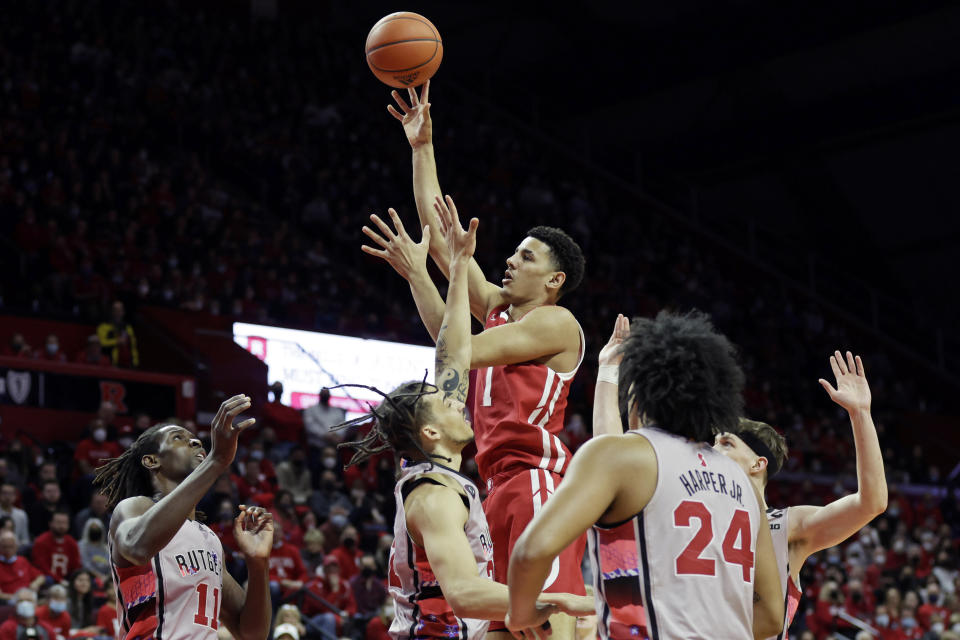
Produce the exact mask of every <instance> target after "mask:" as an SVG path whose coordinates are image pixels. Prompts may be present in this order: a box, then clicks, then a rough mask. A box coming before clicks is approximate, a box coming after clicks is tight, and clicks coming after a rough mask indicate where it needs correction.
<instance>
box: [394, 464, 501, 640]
mask: <svg viewBox="0 0 960 640" xmlns="http://www.w3.org/2000/svg"><path fill="white" fill-rule="evenodd" d="M429 475H443V476H446V477H448V478H452V479H453V480H455V481H456V482H457V483H458V484H459V485H460V486H461V487H462V489H463V492H462V494H461V497H462V499H463V501H464V505H465V506H466V508H467V510H468V511H469V515H468V516H467V521H466V524H465V525H464V533H466V535H467V540H468V541H469V543H470V548H471V550H473V557H474V560H475V561H476V563H477V575H480V576H483V577H487V578H490V579H491V580H492V579H493V545H492V543H491V542H490V530H489V529H488V528H487V517H486V516H485V515H484V513H483V508H482V506H481V503H480V494H479V492H478V491H477V487H476V485H475V484H473V482H472V481H471V480H470V479H469V478H467V477H466V476H464V475H462V474H460V473H459V472H457V471H454V470H453V469H450V468H448V467H444V466H443V465H439V464H436V463H432V464H431V463H429V462H423V463H420V464H416V465H413V466H411V467H408V468H406V469H404V470H403V472H402V475H401V476H400V479H399V480H398V481H397V486H396V488H395V489H394V496H395V498H396V501H397V517H396V519H395V520H394V525H393V546H392V547H391V549H390V576H389V582H390V595H391V596H392V597H393V602H394V611H395V612H396V613H395V617H394V619H393V622H392V623H391V624H390V636H391V637H393V638H404V639H405V638H459V639H460V640H480V639H481V638H483V637H484V636H485V635H486V633H487V627H488V626H489V625H490V621H489V620H476V619H473V618H458V617H457V616H456V615H454V613H453V609H451V607H450V605H449V604H448V603H447V601H446V600H445V599H444V596H443V592H442V591H441V589H440V583H439V582H437V578H436V576H434V575H433V571H432V569H431V568H430V563H429V562H428V561H427V554H426V553H425V552H424V549H423V548H422V547H420V546H418V545H417V544H415V543H414V542H413V539H412V538H411V537H410V535H409V533H408V532H407V516H406V511H405V510H404V506H403V503H404V499H405V498H406V496H407V495H409V493H410V491H412V490H413V489H414V488H415V487H416V486H417V485H419V484H421V483H431V484H440V483H439V482H438V481H437V480H434V479H432V478H430V477H429Z"/></svg>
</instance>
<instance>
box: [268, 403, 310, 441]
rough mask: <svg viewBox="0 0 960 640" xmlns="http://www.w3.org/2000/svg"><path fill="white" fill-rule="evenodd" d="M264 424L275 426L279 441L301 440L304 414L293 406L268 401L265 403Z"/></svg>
mask: <svg viewBox="0 0 960 640" xmlns="http://www.w3.org/2000/svg"><path fill="white" fill-rule="evenodd" d="M263 424H264V426H268V427H273V430H274V432H276V434H277V442H301V441H302V439H303V416H301V415H300V412H299V411H297V410H296V409H294V408H293V407H288V406H286V405H284V404H281V403H279V402H268V403H267V404H265V405H263Z"/></svg>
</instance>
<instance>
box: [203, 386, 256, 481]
mask: <svg viewBox="0 0 960 640" xmlns="http://www.w3.org/2000/svg"><path fill="white" fill-rule="evenodd" d="M249 408H250V398H249V397H247V396H245V395H242V394H241V395H237V396H233V397H232V398H230V399H228V400H224V401H223V403H222V404H221V405H220V409H219V410H218V411H217V415H216V416H215V417H214V418H213V422H212V423H211V424H210V456H209V457H210V458H211V459H213V460H215V461H216V462H218V463H220V464H221V465H224V466H229V465H230V464H232V463H233V458H234V456H236V455H237V438H238V437H239V435H240V433H241V432H242V431H243V430H244V429H247V428H249V427H251V426H253V424H254V423H255V422H256V420H254V419H253V418H248V419H246V420H244V421H243V422H241V423H240V424H233V421H234V420H236V418H237V416H239V415H240V414H241V413H243V412H244V411H246V410H247V409H249Z"/></svg>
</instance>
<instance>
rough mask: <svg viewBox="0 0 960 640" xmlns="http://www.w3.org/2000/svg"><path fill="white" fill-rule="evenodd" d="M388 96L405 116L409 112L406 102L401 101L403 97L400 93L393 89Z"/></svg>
mask: <svg viewBox="0 0 960 640" xmlns="http://www.w3.org/2000/svg"><path fill="white" fill-rule="evenodd" d="M390 95H391V96H393V99H394V100H396V101H397V104H398V105H399V106H400V110H401V111H403V113H404V115H406V114H407V113H408V112H409V111H410V107H409V106H407V102H406V100H404V99H403V96H401V95H400V92H399V91H397V90H396V89H394V90H393V91H391V92H390Z"/></svg>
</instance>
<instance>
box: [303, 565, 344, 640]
mask: <svg viewBox="0 0 960 640" xmlns="http://www.w3.org/2000/svg"><path fill="white" fill-rule="evenodd" d="M307 589H308V590H309V591H310V592H311V593H313V594H314V595H316V596H318V597H320V598H322V599H323V600H326V601H327V602H329V603H330V604H332V605H333V606H334V607H336V610H335V611H330V610H329V609H328V608H327V607H326V606H324V605H322V604H321V603H320V602H319V601H317V600H315V599H313V598H310V597H307V598H305V599H304V601H303V613H304V615H307V616H310V623H311V625H313V626H316V627H318V628H320V629H323V630H324V631H326V632H327V633H329V634H331V635H333V636H338V635H340V634H342V633H343V624H344V622H345V621H346V620H348V619H349V618H350V617H351V616H353V614H354V613H356V611H357V605H356V603H354V601H353V593H352V591H351V590H350V585H349V584H348V583H347V581H346V580H345V579H344V577H343V575H342V572H341V571H340V562H339V560H338V559H337V558H335V557H334V556H332V555H331V556H327V558H326V560H324V563H323V577H322V578H321V577H314V578H312V579H311V580H310V581H309V582H308V583H307Z"/></svg>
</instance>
